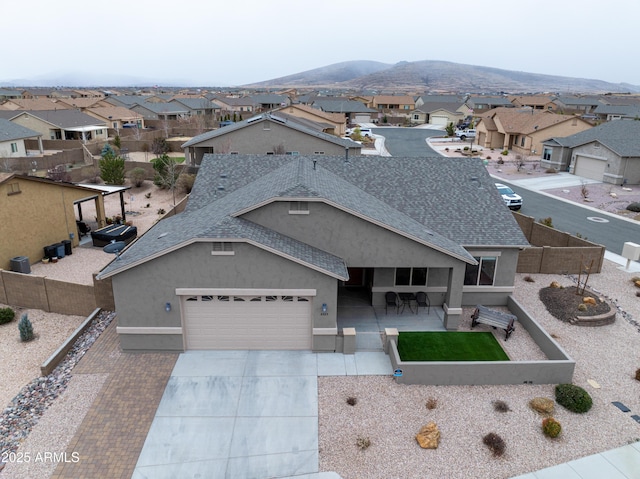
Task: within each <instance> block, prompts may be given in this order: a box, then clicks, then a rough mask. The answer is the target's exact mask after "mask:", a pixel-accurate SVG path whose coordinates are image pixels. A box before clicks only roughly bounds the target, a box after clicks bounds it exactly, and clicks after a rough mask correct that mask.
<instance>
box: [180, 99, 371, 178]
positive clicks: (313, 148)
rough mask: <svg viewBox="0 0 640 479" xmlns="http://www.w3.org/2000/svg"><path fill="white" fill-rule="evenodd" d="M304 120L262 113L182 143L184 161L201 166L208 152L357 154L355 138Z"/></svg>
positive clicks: (358, 149) (359, 151) (358, 151)
mask: <svg viewBox="0 0 640 479" xmlns="http://www.w3.org/2000/svg"><path fill="white" fill-rule="evenodd" d="M322 128H323V125H322V124H318V123H315V122H311V121H310V120H306V119H297V118H295V117H293V116H288V115H281V116H278V113H277V112H274V113H262V114H261V115H257V116H254V117H253V118H249V119H248V120H244V121H240V122H237V123H232V124H231V125H228V126H225V127H222V128H218V129H216V130H213V131H209V132H207V133H203V134H202V135H198V136H195V137H193V138H192V139H191V140H189V141H187V142H186V143H184V144H183V145H182V147H183V148H184V154H185V158H186V161H187V164H189V165H193V166H197V165H200V162H201V161H202V158H203V156H204V155H205V154H207V153H216V154H240V155H246V154H257V155H350V156H353V155H359V154H360V153H361V150H362V146H361V145H360V144H359V143H356V142H355V141H351V140H347V139H343V138H339V137H337V136H335V135H331V134H328V133H324V132H323V131H322Z"/></svg>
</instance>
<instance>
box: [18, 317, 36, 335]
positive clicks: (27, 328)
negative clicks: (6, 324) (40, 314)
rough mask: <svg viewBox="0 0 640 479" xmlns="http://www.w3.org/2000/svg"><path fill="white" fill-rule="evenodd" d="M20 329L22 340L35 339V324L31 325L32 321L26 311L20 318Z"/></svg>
mask: <svg viewBox="0 0 640 479" xmlns="http://www.w3.org/2000/svg"><path fill="white" fill-rule="evenodd" d="M18 330H19V331H20V340H21V341H31V340H32V339H33V326H32V325H31V321H29V317H28V316H27V313H24V314H23V315H22V318H20V322H19V323H18Z"/></svg>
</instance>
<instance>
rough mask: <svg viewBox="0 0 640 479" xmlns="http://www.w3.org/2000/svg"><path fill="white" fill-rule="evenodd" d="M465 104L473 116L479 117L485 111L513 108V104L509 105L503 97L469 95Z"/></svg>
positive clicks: (507, 100)
mask: <svg viewBox="0 0 640 479" xmlns="http://www.w3.org/2000/svg"><path fill="white" fill-rule="evenodd" d="M465 103H466V105H467V106H468V107H469V108H470V110H471V112H472V113H473V114H474V115H479V114H481V113H484V112H486V111H489V110H493V109H494V108H512V107H513V103H511V102H510V101H509V99H508V98H507V97H504V96H489V95H480V96H473V95H471V96H469V98H468V99H467V101H466V102H465Z"/></svg>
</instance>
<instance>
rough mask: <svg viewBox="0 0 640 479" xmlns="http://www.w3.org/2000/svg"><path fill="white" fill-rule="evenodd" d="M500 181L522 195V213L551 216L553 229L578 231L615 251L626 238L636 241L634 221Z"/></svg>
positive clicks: (638, 230) (638, 231)
mask: <svg viewBox="0 0 640 479" xmlns="http://www.w3.org/2000/svg"><path fill="white" fill-rule="evenodd" d="M500 182H501V183H505V184H507V185H509V186H510V187H511V188H512V189H513V191H515V192H516V193H518V194H519V195H520V196H522V209H521V210H520V212H521V213H522V214H525V215H527V216H532V217H534V218H535V219H536V220H539V219H542V218H551V219H552V222H553V227H554V228H555V229H557V230H560V231H565V232H567V233H570V234H573V235H576V234H580V235H581V236H582V237H583V238H586V239H587V240H589V241H591V242H593V243H597V244H601V245H603V246H604V247H605V248H606V249H607V250H608V251H611V252H612V253H615V254H621V253H622V246H623V245H624V243H625V242H627V241H631V242H633V243H640V225H638V224H637V223H633V222H630V221H626V220H624V219H619V218H616V217H615V216H612V215H608V214H603V213H602V212H598V211H594V210H591V209H589V208H584V207H582V206H579V205H574V204H572V203H567V202H564V201H560V200H558V199H556V198H553V197H550V196H546V195H544V194H541V193H538V192H537V191H531V190H527V189H525V188H522V187H519V186H516V185H513V184H511V183H509V182H507V181H504V180H500Z"/></svg>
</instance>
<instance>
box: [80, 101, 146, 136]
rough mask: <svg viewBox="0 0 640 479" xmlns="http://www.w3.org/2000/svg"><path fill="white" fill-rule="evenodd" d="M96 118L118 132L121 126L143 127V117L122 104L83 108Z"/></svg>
mask: <svg viewBox="0 0 640 479" xmlns="http://www.w3.org/2000/svg"><path fill="white" fill-rule="evenodd" d="M84 112H85V113H86V114H87V115H90V116H92V117H94V118H96V119H98V120H101V121H103V122H105V123H106V124H107V125H109V128H113V129H114V130H116V133H117V132H119V131H120V130H121V129H122V128H134V127H135V128H144V118H143V117H142V116H141V115H140V114H138V113H136V112H135V111H132V110H129V109H128V108H124V107H122V106H111V105H109V106H108V107H99V108H87V109H85V110H84Z"/></svg>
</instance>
